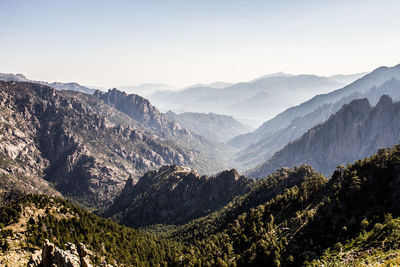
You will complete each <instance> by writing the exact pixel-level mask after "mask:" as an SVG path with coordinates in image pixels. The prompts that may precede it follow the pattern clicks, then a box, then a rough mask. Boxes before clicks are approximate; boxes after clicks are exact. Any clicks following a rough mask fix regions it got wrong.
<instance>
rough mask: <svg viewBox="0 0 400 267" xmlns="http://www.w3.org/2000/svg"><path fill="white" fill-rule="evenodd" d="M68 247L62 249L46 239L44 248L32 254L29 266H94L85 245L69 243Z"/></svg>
mask: <svg viewBox="0 0 400 267" xmlns="http://www.w3.org/2000/svg"><path fill="white" fill-rule="evenodd" d="M66 247H67V249H66V250H62V249H60V248H58V247H57V246H55V245H54V244H53V243H51V242H50V241H49V240H47V239H46V240H45V243H44V245H43V248H42V249H41V250H38V251H35V252H34V253H33V254H32V256H31V259H30V260H29V262H28V267H36V266H37V267H39V266H41V267H54V266H57V267H93V265H92V263H91V261H90V258H89V254H88V250H87V249H86V247H85V245H83V244H82V243H79V245H78V248H77V247H76V246H75V244H72V243H67V244H66ZM105 265H106V264H105Z"/></svg>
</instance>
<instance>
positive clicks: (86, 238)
mask: <svg viewBox="0 0 400 267" xmlns="http://www.w3.org/2000/svg"><path fill="white" fill-rule="evenodd" d="M21 206H23V207H35V209H37V210H44V212H43V213H42V214H39V215H38V216H37V218H35V219H34V218H31V219H29V220H28V225H27V236H26V240H25V241H26V244H27V247H28V248H29V247H32V248H36V247H41V246H42V245H43V243H44V240H45V239H49V240H50V241H51V242H53V243H54V244H56V245H57V246H59V247H61V248H64V249H65V244H66V243H67V242H72V243H75V244H76V243H78V242H82V243H84V244H86V245H88V246H89V248H90V249H91V250H93V251H94V252H95V253H96V254H98V255H99V256H104V257H105V259H106V260H107V262H109V263H112V264H115V265H118V266H119V265H126V266H157V265H167V263H169V264H173V263H176V264H178V262H179V258H178V255H180V254H181V253H182V252H181V251H182V249H183V246H182V245H180V244H179V243H177V242H174V241H168V240H164V239H161V238H157V237H155V236H154V235H152V234H149V233H145V232H143V231H140V230H134V229H131V228H127V227H124V226H120V225H118V224H117V223H115V222H113V221H111V220H107V219H104V218H100V217H98V216H96V215H94V214H92V213H90V212H87V211H85V210H83V209H80V208H78V207H76V206H74V205H72V204H71V203H69V202H67V201H65V200H60V199H55V198H51V197H47V196H42V195H28V196H26V197H24V198H22V199H20V200H19V201H17V202H15V203H14V204H13V205H12V206H8V207H2V208H1V209H0V214H7V217H3V216H1V220H2V225H3V226H6V225H10V224H12V223H14V222H17V221H18V219H19V218H20V217H19V216H20V214H21V210H18V207H21ZM2 237H3V236H2ZM4 237H5V236H4ZM1 242H2V243H1V244H3V243H4V242H5V241H4V240H3V239H2V240H1ZM94 260H95V262H96V263H99V262H100V258H99V257H97V258H95V259H94Z"/></svg>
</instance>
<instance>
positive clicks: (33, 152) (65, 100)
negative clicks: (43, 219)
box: [0, 82, 215, 208]
mask: <svg viewBox="0 0 400 267" xmlns="http://www.w3.org/2000/svg"><path fill="white" fill-rule="evenodd" d="M0 88H1V90H0V107H1V116H0V118H1V121H2V123H1V124H0V127H1V128H0V129H1V130H0V134H1V135H0V137H1V140H2V142H1V143H0V147H1V150H0V151H1V152H0V153H1V159H2V162H3V163H2V165H1V166H2V169H1V173H2V178H1V183H2V184H3V185H4V187H3V186H2V191H8V190H9V189H11V188H15V189H16V190H22V191H28V192H35V193H50V194H51V195H59V193H58V192H57V191H59V192H61V193H63V194H64V195H67V196H69V197H71V198H73V199H76V200H77V201H79V202H80V203H83V204H85V205H88V206H90V207H94V208H104V207H105V206H107V205H109V204H110V203H111V202H112V200H113V198H114V197H116V196H117V194H118V193H119V192H120V191H121V190H122V189H123V187H124V185H125V182H126V180H128V178H129V177H133V178H135V179H137V178H138V177H139V176H140V175H141V174H143V173H145V172H146V171H148V170H150V169H153V168H157V167H160V166H161V165H164V164H180V165H186V166H192V167H197V168H200V169H202V168H207V169H203V170H209V168H210V167H211V168H213V166H215V165H214V163H212V162H211V160H208V159H207V158H206V157H204V156H202V155H200V154H199V153H197V152H195V151H187V150H185V149H184V148H182V147H181V146H179V145H177V144H175V143H173V142H171V141H168V140H167V139H161V138H157V137H156V136H154V135H152V134H151V133H149V132H146V131H145V129H143V128H141V125H140V124H138V123H137V122H135V121H133V120H131V119H130V118H129V117H128V116H126V115H124V114H123V113H120V112H118V111H117V110H115V109H114V108H112V107H111V106H109V105H106V104H104V102H103V101H100V100H99V99H98V98H97V97H95V96H90V95H86V94H82V93H77V92H71V91H57V90H54V89H53V88H50V87H48V86H44V85H39V84H33V83H16V82H0ZM99 140H100V141H99ZM49 182H50V183H51V184H52V185H50V184H49ZM54 188H55V189H56V190H55V189H54Z"/></svg>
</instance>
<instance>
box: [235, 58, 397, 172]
mask: <svg viewBox="0 0 400 267" xmlns="http://www.w3.org/2000/svg"><path fill="white" fill-rule="evenodd" d="M398 80H400V65H397V66H394V67H381V68H378V69H376V70H374V71H372V72H371V73H369V74H367V75H365V76H364V77H362V78H360V79H358V80H356V81H355V82H353V83H351V84H349V85H347V86H345V87H343V88H341V89H339V90H335V91H332V92H330V93H328V94H322V95H317V96H315V97H313V98H312V99H310V100H308V101H306V102H304V103H302V104H300V105H298V106H294V107H291V108H289V109H287V110H285V111H284V112H282V113H280V114H278V115H277V116H275V117H274V118H273V119H271V120H268V121H267V122H265V123H264V124H263V125H261V126H260V127H259V128H257V129H256V130H255V131H254V132H251V133H247V134H244V135H240V136H237V137H235V138H233V139H232V140H230V141H229V142H228V144H230V145H232V146H235V147H238V148H240V149H241V151H240V152H239V153H238V154H237V156H236V160H235V161H236V162H237V163H236V166H237V167H240V166H242V168H245V169H246V168H247V169H250V168H252V167H255V166H256V165H259V164H261V163H262V162H264V161H266V160H268V159H269V158H270V157H271V156H272V155H273V154H274V153H275V152H277V151H278V150H280V149H282V148H283V147H284V146H285V145H286V144H288V143H290V142H292V141H294V140H296V139H297V138H300V137H301V136H302V135H303V134H304V133H305V132H306V131H307V130H308V129H310V128H312V127H314V126H316V125H318V124H320V123H323V122H324V121H326V120H327V119H328V118H329V117H330V116H331V115H333V114H335V113H336V112H337V111H338V110H339V109H340V108H341V107H342V106H343V105H344V104H347V103H350V102H351V101H352V100H354V99H359V98H365V97H367V98H368V99H369V100H370V101H371V103H372V105H375V104H376V103H377V101H378V100H379V98H380V96H382V95H384V94H388V95H389V96H391V97H393V99H394V100H395V101H397V100H399V98H398V97H399V89H398V88H399V84H398ZM234 165H235V164H234Z"/></svg>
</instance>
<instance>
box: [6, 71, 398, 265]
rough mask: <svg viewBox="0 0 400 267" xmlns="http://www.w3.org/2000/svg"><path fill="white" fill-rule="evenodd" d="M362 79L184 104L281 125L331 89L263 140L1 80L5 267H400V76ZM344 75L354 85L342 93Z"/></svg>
mask: <svg viewBox="0 0 400 267" xmlns="http://www.w3.org/2000/svg"><path fill="white" fill-rule="evenodd" d="M358 75H361V74H358ZM358 75H354V76H351V77H350V76H349V77H345V76H333V77H318V76H313V75H287V74H283V73H278V74H273V75H266V76H263V77H261V78H259V79H255V80H253V81H250V82H248V83H239V84H234V85H229V84H222V83H218V84H216V85H205V86H203V85H202V87H201V88H203V89H204V90H203V89H201V90H197V89H198V88H199V87H191V88H188V89H185V90H182V91H180V92H175V93H176V94H177V95H179V94H180V96H182V95H183V96H185V97H189V98H190V96H191V95H192V96H193V94H197V95H198V99H197V100H198V101H199V102H198V104H199V105H200V104H201V101H205V102H204V104H210V106H211V105H214V104H215V105H217V103H219V101H222V100H223V101H225V102H224V103H225V104H223V105H222V104H221V105H222V106H221V110H222V108H224V109H225V110H228V109H227V107H228V106H229V105H228V104H226V103H233V102H234V101H237V102H235V103H236V104H238V105H240V107H239V106H238V107H237V108H236V109H237V111H238V112H242V111H243V110H245V106H246V105H256V104H257V103H256V101H260V104H261V103H264V105H266V106H269V107H266V108H265V109H263V110H262V109H259V112H260V113H262V112H264V111H265V114H268V111H267V108H272V106H273V104H274V103H273V102H278V99H280V102H285V101H286V99H287V97H288V96H287V95H288V94H290V92H292V94H291V95H290V96H289V98H290V99H292V100H293V99H294V98H296V97H297V98H298V100H297V101H302V100H300V99H299V96H300V95H302V94H305V92H306V91H307V90H309V93H310V94H316V93H317V92H321V90H322V89H321V88H322V87H325V89H324V90H327V91H330V92H329V93H324V94H319V95H316V96H314V97H312V98H311V99H309V100H307V101H305V102H303V103H299V104H298V105H297V106H293V107H290V108H288V109H286V110H284V111H283V112H281V113H280V114H278V115H276V116H275V117H273V118H272V119H270V120H268V121H266V122H265V123H264V124H263V125H262V126H261V127H259V128H258V129H256V130H255V131H253V132H251V133H246V132H247V131H250V130H251V129H249V128H248V127H246V126H244V125H242V124H240V123H239V122H238V121H237V120H235V119H234V118H233V117H231V116H226V115H218V114H214V113H210V112H207V113H203V114H202V113H194V112H190V113H188V112H186V113H182V114H176V113H173V112H168V113H166V114H163V113H162V112H160V111H159V110H158V108H156V107H155V106H154V105H153V104H152V102H150V101H149V100H148V99H146V98H144V97H142V96H139V95H137V94H129V93H126V92H123V91H120V90H118V89H115V88H114V89H110V90H108V91H107V92H105V91H100V90H96V91H90V93H89V92H86V93H85V92H80V91H79V90H80V87H79V86H78V87H76V86H75V87H74V86H70V85H66V84H62V83H51V84H49V83H46V82H33V81H29V80H27V79H26V78H25V77H24V76H23V75H9V74H5V75H2V76H1V77H0V78H1V79H3V80H8V81H0V140H1V142H0V265H4V266H6V265H9V266H19V265H23V266H26V265H28V266H52V265H54V264H55V265H56V266H61V265H62V264H64V263H65V264H67V265H68V264H69V266H90V265H93V266H107V265H108V264H112V265H114V266H161V265H162V266H302V265H304V266H321V265H326V266H335V265H336V266H337V265H338V266H343V265H355V266H357V265H362V264H377V263H379V264H384V265H389V266H390V265H396V264H398V263H400V242H399V240H400V234H399V233H400V217H399V216H400V208H399V205H398V204H397V203H398V202H399V200H400V184H399V179H398V177H399V174H400V173H399V170H400V168H399V166H400V160H399V159H400V146H399V145H396V144H397V143H398V142H399V139H400V135H399V133H400V123H399V122H400V119H399V116H400V102H399V101H400V65H397V66H394V67H381V68H378V69H376V70H374V71H372V72H371V73H369V74H366V75H364V76H363V77H360V78H359V77H358ZM357 78H358V79H357ZM1 79H0V80H1ZM335 79H336V80H341V81H342V82H345V81H347V82H349V81H350V82H351V83H350V84H348V85H345V86H343V85H340V87H341V89H338V90H333V89H335V88H336V86H338V85H339V84H341V83H340V82H338V81H336V80H335ZM353 79H357V80H356V81H352V80H353ZM57 86H58V87H59V88H58V89H57V88H56V87H57ZM212 86H215V87H217V88H212ZM321 86H322V87H321ZM330 87H331V89H329V88H330ZM68 88H70V89H68ZM293 88H296V89H295V90H296V93H293V92H294V89H293ZM307 88H308V89H307ZM82 90H83V89H82ZM331 90H333V91H331ZM217 91H218V92H219V93H216V92H217ZM88 93H89V94H88ZM175 93H174V94H175ZM297 93H298V94H297ZM157 94H158V93H157ZM162 94H166V95H169V94H170V92H162ZM246 94H247V96H249V97H250V98H251V99H252V100H249V101H247V100H248V98H245V97H246ZM252 94H253V95H252ZM262 94H265V95H266V96H269V97H268V101H272V102H270V104H271V105H269V104H268V103H269V102H268V101H267V102H265V101H264V100H262V99H265V98H263V97H262ZM269 94H272V95H269ZM210 97H211V98H210ZM304 97H306V96H304ZM212 98H215V99H212ZM235 98H236V99H235ZM241 98H242V99H241ZM183 99H184V98H182V101H183ZM206 99H208V102H209V103H207V101H206ZM290 99H288V100H287V101H288V102H290V101H292V100H290ZM214 100H215V101H214ZM174 101H175V100H174ZM185 101H186V100H185ZM187 101H188V102H187V103H186V102H185V103H181V104H190V103H191V104H193V105H194V102H195V101H196V99H191V100H187ZM190 101H191V102H190ZM213 101H214V102H213ZM243 101H247V104H240V103H242V102H243ZM263 101H264V102H263ZM293 101H294V100H293ZM278 104H280V103H278ZM285 105H286V104H285ZM233 106H234V104H233ZM233 106H232V108H233ZM193 107H195V106H193ZM240 110H242V111H240ZM268 116H269V115H268ZM241 133H244V134H241ZM388 147H390V148H388ZM239 149H240V151H239ZM310 165H311V166H310ZM231 167H236V168H238V170H237V169H232V168H231ZM227 169H229V170H227ZM242 170H247V172H245V173H244V174H243V173H241V172H242ZM138 228H139V229H138ZM61 262H63V263H62V264H61ZM65 264H64V265H65Z"/></svg>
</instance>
